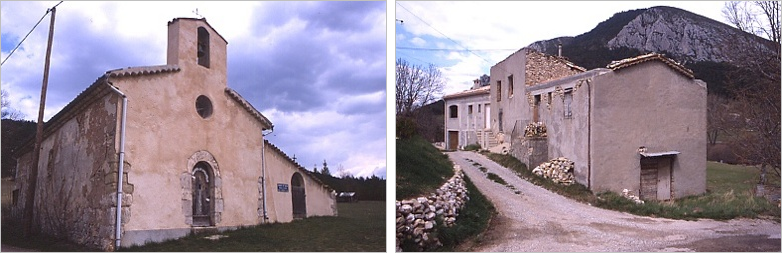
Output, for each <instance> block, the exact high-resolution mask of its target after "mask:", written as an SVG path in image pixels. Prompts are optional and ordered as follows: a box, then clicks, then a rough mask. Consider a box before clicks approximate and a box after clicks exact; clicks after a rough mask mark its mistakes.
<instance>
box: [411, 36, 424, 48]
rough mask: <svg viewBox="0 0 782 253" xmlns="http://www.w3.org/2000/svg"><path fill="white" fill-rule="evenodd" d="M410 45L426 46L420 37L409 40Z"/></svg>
mask: <svg viewBox="0 0 782 253" xmlns="http://www.w3.org/2000/svg"><path fill="white" fill-rule="evenodd" d="M410 43H413V45H416V46H419V47H422V46H424V45H426V40H424V39H422V38H421V37H415V38H412V39H410Z"/></svg>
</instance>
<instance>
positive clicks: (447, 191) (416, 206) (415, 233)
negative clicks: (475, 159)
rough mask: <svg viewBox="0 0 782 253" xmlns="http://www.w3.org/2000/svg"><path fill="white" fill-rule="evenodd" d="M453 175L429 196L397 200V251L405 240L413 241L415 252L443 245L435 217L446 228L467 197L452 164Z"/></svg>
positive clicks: (462, 181) (454, 219)
mask: <svg viewBox="0 0 782 253" xmlns="http://www.w3.org/2000/svg"><path fill="white" fill-rule="evenodd" d="M454 170H455V171H454V175H453V177H451V179H449V180H448V181H446V182H445V184H443V185H442V186H440V188H439V189H437V191H436V192H435V193H432V194H429V196H428V197H418V198H413V199H407V200H402V201H396V250H397V251H402V249H401V245H402V242H403V241H404V240H410V241H412V242H414V243H416V247H417V250H418V251H423V250H425V249H435V248H438V247H440V246H442V244H441V243H440V241H439V239H438V238H437V236H436V233H434V232H435V231H436V229H437V220H441V221H442V222H443V223H444V224H443V225H444V226H446V227H450V226H453V225H454V224H455V223H456V217H457V216H459V210H460V209H461V208H462V207H464V204H465V203H467V200H469V197H468V196H467V194H468V193H467V186H466V185H465V183H464V180H463V179H462V177H463V176H464V174H463V172H462V170H461V168H459V166H458V165H456V166H454Z"/></svg>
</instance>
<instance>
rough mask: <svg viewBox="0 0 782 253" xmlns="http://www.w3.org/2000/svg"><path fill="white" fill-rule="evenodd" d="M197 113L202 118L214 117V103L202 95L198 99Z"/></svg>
mask: <svg viewBox="0 0 782 253" xmlns="http://www.w3.org/2000/svg"><path fill="white" fill-rule="evenodd" d="M195 106H196V112H198V115H199V116H201V118H209V116H212V101H211V100H209V98H208V97H206V96H204V95H201V96H198V98H196V102H195Z"/></svg>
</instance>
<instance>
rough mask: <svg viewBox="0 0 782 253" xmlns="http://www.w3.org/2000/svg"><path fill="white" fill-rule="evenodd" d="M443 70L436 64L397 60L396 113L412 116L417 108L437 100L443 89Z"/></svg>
mask: <svg viewBox="0 0 782 253" xmlns="http://www.w3.org/2000/svg"><path fill="white" fill-rule="evenodd" d="M443 86H444V82H443V80H442V72H440V70H439V69H437V68H436V67H435V66H434V65H432V64H429V65H428V66H425V67H424V66H420V65H413V64H410V63H409V62H407V61H405V60H403V59H401V58H399V59H397V60H396V115H397V116H410V115H411V114H412V112H413V110H415V109H416V108H418V107H420V106H423V105H425V104H428V103H429V102H432V101H434V100H435V98H436V97H437V96H438V95H440V94H441V93H442V91H443Z"/></svg>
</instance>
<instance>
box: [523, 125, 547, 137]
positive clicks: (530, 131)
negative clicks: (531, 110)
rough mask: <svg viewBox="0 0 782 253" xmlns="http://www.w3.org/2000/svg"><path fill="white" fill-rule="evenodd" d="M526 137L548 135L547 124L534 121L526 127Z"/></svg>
mask: <svg viewBox="0 0 782 253" xmlns="http://www.w3.org/2000/svg"><path fill="white" fill-rule="evenodd" d="M524 137H546V124H544V123H543V122H532V123H529V124H527V126H526V127H524Z"/></svg>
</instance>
